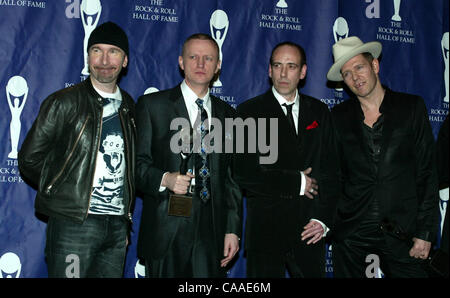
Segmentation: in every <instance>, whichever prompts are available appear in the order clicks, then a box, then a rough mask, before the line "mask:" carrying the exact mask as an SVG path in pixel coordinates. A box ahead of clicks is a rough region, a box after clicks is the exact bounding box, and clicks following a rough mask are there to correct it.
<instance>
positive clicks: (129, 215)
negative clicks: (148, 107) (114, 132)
mask: <svg viewBox="0 0 450 298" xmlns="http://www.w3.org/2000/svg"><path fill="white" fill-rule="evenodd" d="M127 111H128V110H127V109H126V108H124V109H123V112H124V113H125V112H127ZM119 117H120V124H121V125H122V131H123V137H124V138H125V144H126V145H127V144H129V142H128V138H127V133H126V131H125V127H124V126H125V124H124V120H123V115H122V113H120V111H119ZM130 121H131V123H132V124H133V126H135V124H134V118H130ZM128 147H129V146H125V148H124V150H129V148H128ZM125 153H127V152H125ZM126 156H129V154H126ZM126 167H127V175H128V179H127V180H128V189H129V190H131V189H132V188H131V177H130V170H129V168H130V160H127V165H126ZM132 202H133V198H132V196H130V198H129V202H128V214H127V216H128V220H129V221H130V223H133V218H132V216H131V203H132Z"/></svg>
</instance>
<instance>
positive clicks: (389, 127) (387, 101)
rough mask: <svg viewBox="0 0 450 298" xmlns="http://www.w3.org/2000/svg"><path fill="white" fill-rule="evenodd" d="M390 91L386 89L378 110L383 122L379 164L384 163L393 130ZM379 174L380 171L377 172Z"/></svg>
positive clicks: (393, 121) (393, 122)
mask: <svg viewBox="0 0 450 298" xmlns="http://www.w3.org/2000/svg"><path fill="white" fill-rule="evenodd" d="M390 95H391V93H390V90H388V89H386V93H385V95H384V99H383V103H382V105H381V108H380V112H381V113H383V117H384V120H383V121H384V122H383V131H382V134H381V151H380V158H379V163H381V162H383V161H384V157H385V155H386V150H387V148H388V147H389V141H390V140H391V135H392V132H393V131H394V129H395V119H396V118H395V116H394V117H391V114H390V113H392V112H393V111H392V108H391V105H392V100H391V98H390ZM378 169H381V167H379V166H378ZM378 173H380V171H378Z"/></svg>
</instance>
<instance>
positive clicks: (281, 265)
mask: <svg viewBox="0 0 450 298" xmlns="http://www.w3.org/2000/svg"><path fill="white" fill-rule="evenodd" d="M325 256H326V251H325V243H324V240H323V239H322V240H320V241H319V242H317V243H316V244H310V245H306V241H301V242H300V243H299V244H298V245H297V246H295V247H294V248H291V249H289V250H288V251H286V252H262V251H253V250H249V251H247V277H250V278H283V277H286V270H287V271H288V273H289V275H290V277H293V278H302V277H305V278H322V277H325Z"/></svg>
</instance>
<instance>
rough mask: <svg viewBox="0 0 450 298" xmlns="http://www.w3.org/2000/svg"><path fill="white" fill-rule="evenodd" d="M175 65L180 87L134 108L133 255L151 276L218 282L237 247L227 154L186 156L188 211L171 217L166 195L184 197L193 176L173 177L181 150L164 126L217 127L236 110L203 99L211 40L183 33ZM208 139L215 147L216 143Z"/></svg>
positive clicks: (213, 54)
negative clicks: (138, 213)
mask: <svg viewBox="0 0 450 298" xmlns="http://www.w3.org/2000/svg"><path fill="white" fill-rule="evenodd" d="M178 60H179V61H178V62H179V66H180V68H181V69H182V70H183V71H184V75H185V79H184V80H183V82H182V83H181V84H179V85H178V86H176V87H175V88H173V89H168V90H164V91H161V92H157V93H152V94H148V95H144V96H141V97H140V98H139V99H138V103H137V108H136V110H137V115H136V119H137V128H138V129H137V131H138V136H137V174H136V176H137V180H136V184H137V188H138V190H139V191H140V192H142V198H143V210H142V217H141V225H140V231H139V240H138V255H139V256H140V257H143V258H144V259H145V261H146V265H147V266H146V269H147V274H148V275H149V276H151V277H225V276H226V265H228V263H229V262H230V261H231V259H232V258H233V257H234V255H235V254H236V252H237V251H238V249H239V237H240V234H241V229H242V219H241V217H242V197H241V193H240V191H239V187H238V185H237V184H236V183H235V182H234V180H233V177H232V172H231V166H232V154H229V153H217V151H214V152H211V153H209V154H207V155H203V151H201V152H200V153H197V152H194V153H193V155H192V156H191V158H190V160H189V161H190V162H191V164H190V166H189V168H192V166H193V167H195V171H194V172H193V173H194V174H195V187H194V189H195V191H194V192H193V196H192V199H191V201H190V204H192V206H191V207H190V208H188V207H186V208H181V209H183V210H184V213H183V214H181V216H180V214H178V215H174V213H172V212H169V211H168V209H169V200H170V201H171V203H173V202H175V201H176V200H175V199H173V197H171V195H173V194H180V195H183V194H186V193H187V192H188V188H189V189H191V188H190V185H191V182H192V184H193V183H194V181H191V180H194V179H193V178H194V175H193V174H192V173H190V172H188V173H180V161H181V157H180V153H179V152H175V151H174V150H173V149H174V148H172V147H171V141H173V139H174V138H175V139H177V134H179V131H176V130H172V129H171V122H172V121H173V120H174V119H177V120H180V119H181V120H183V119H185V121H187V123H188V125H187V126H190V125H192V128H193V129H199V128H201V129H204V131H205V132H207V131H209V130H214V129H220V127H215V126H214V127H212V126H209V125H208V120H209V123H213V121H212V120H213V119H215V120H216V121H219V122H221V123H223V121H224V119H225V118H231V119H232V118H234V117H235V111H234V109H233V108H231V107H230V106H229V105H228V104H226V103H225V102H223V101H222V100H220V99H218V98H217V97H214V96H213V95H210V94H209V85H210V82H211V81H212V79H213V77H214V76H215V74H217V72H218V71H219V69H220V60H219V47H218V46H217V44H216V42H215V41H214V39H212V38H211V37H210V36H209V35H206V34H194V35H192V36H190V37H189V38H188V39H187V40H186V41H185V43H184V45H183V49H182V54H181V56H180V57H179V58H178ZM198 124H200V125H198ZM222 127H223V128H224V127H225V125H222ZM222 135H223V136H224V135H225V134H222ZM213 141H214V142H216V144H215V145H214V148H216V146H217V142H219V143H220V142H222V141H223V140H216V139H213ZM175 143H176V142H175ZM172 145H173V144H172ZM222 145H223V144H222ZM201 148H202V149H203V139H202V147H201ZM222 152H224V151H222ZM204 156H205V157H206V158H203V157H204ZM170 197H171V198H170ZM169 198H170V199H169ZM172 200H173V201H172ZM188 200H189V199H188ZM179 202H184V201H179ZM183 206H184V205H183ZM188 206H189V203H188ZM185 211H187V213H186V212H185ZM189 213H190V214H189Z"/></svg>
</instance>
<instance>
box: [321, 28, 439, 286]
mask: <svg viewBox="0 0 450 298" xmlns="http://www.w3.org/2000/svg"><path fill="white" fill-rule="evenodd" d="M381 49H382V46H381V44H380V43H379V42H368V43H363V42H362V41H361V40H360V39H359V38H358V37H355V36H352V37H348V38H345V39H341V40H340V41H338V42H337V43H335V44H334V45H333V56H334V61H335V63H334V64H333V65H332V66H331V68H330V70H329V71H328V74H327V78H328V80H330V81H342V80H343V81H344V83H345V84H346V85H347V87H348V88H349V89H350V91H351V92H352V93H353V94H354V96H353V97H352V98H350V99H349V100H346V101H344V102H342V103H341V104H339V105H337V106H336V107H335V108H334V109H333V110H332V118H333V121H334V123H335V126H336V138H337V146H338V148H337V150H338V153H339V154H338V156H339V164H340V166H339V168H340V170H339V176H340V180H341V182H342V194H341V197H340V199H339V202H338V207H337V213H336V218H335V225H334V227H333V228H332V230H333V229H334V231H333V235H334V236H333V267H334V276H335V277H338V278H339V277H375V275H377V273H378V272H379V271H378V269H379V268H378V267H377V266H376V268H374V266H373V265H376V264H378V262H379V264H380V267H381V271H382V272H383V274H384V275H385V276H386V277H427V274H426V271H425V270H424V269H423V266H422V264H421V263H422V262H424V260H426V259H427V258H428V255H429V251H430V248H431V242H432V241H433V240H435V236H436V232H437V227H438V202H439V194H438V179H437V178H438V176H437V169H436V162H435V158H436V151H435V144H434V137H433V134H432V131H431V126H430V123H429V121H428V114H427V109H426V107H425V104H424V101H423V99H422V98H421V97H419V96H415V95H410V94H405V93H399V92H394V91H392V90H390V89H389V88H387V87H386V86H383V85H382V84H381V82H380V78H379V72H380V63H379V60H378V57H379V56H380V54H381ZM367 260H369V261H367Z"/></svg>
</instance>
